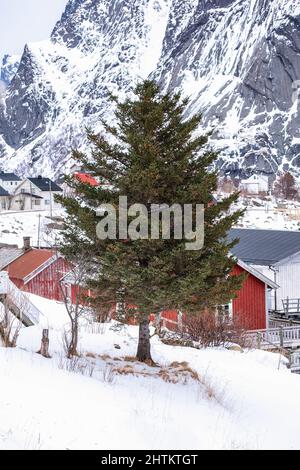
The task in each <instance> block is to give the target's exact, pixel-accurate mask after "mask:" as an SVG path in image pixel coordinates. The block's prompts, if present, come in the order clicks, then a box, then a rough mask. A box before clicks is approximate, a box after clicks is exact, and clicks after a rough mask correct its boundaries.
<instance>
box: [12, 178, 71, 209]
mask: <svg viewBox="0 0 300 470" xmlns="http://www.w3.org/2000/svg"><path fill="white" fill-rule="evenodd" d="M61 193H62V188H61V187H60V186H58V185H57V184H56V183H55V182H54V181H52V180H51V179H49V178H43V177H42V176H38V177H37V178H25V179H24V180H23V181H22V182H21V184H19V186H18V187H17V188H16V191H15V193H14V196H13V199H12V202H11V209H12V210H29V211H30V210H48V211H50V212H51V211H52V210H55V209H59V208H60V204H58V203H57V202H56V201H55V195H56V194H61Z"/></svg>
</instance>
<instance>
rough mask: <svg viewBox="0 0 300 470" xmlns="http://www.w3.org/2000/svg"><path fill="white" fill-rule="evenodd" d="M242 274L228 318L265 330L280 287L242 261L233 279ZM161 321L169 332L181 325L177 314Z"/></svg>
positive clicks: (163, 316) (164, 316) (165, 314)
mask: <svg viewBox="0 0 300 470" xmlns="http://www.w3.org/2000/svg"><path fill="white" fill-rule="evenodd" d="M242 273H246V274H247V277H246V279H245V281H244V283H243V286H242V288H241V290H240V291H239V292H238V293H237V297H236V298H235V299H233V301H232V302H231V303H230V304H229V305H227V306H225V307H226V310H227V312H228V315H229V317H230V318H232V319H233V320H238V321H239V324H240V325H241V326H242V327H243V328H245V329H247V330H257V329H265V328H267V326H268V316H269V307H270V299H271V290H272V289H277V288H278V287H279V286H278V285H277V284H276V283H275V282H273V281H271V280H270V279H269V278H267V277H266V276H264V275H263V274H262V273H261V272H259V271H257V270H256V269H254V268H253V267H252V266H249V265H247V264H246V263H244V262H243V261H240V260H239V261H238V264H237V266H236V267H235V268H234V270H233V272H232V274H231V275H232V276H235V275H240V274H242ZM65 282H66V286H67V288H68V289H69V296H70V298H71V299H72V301H73V302H74V303H75V300H76V289H78V287H77V286H74V285H72V276H67V278H66V279H65ZM82 292H83V293H84V295H87V296H89V295H91V291H88V290H87V289H86V290H85V289H83V290H82ZM154 318H155V316H154V315H153V316H151V320H154ZM161 320H162V322H163V324H164V325H165V326H166V327H167V328H169V329H172V328H173V329H174V328H175V327H177V325H178V323H179V322H181V318H180V315H179V314H178V312H177V311H176V310H165V311H163V312H161Z"/></svg>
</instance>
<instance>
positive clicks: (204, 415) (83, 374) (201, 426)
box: [0, 295, 300, 451]
mask: <svg viewBox="0 0 300 470" xmlns="http://www.w3.org/2000/svg"><path fill="white" fill-rule="evenodd" d="M30 300H31V301H32V302H33V303H35V305H36V306H37V307H38V308H39V309H40V310H41V311H42V312H43V313H44V314H45V315H46V316H48V319H49V325H47V326H48V327H49V329H50V353H51V355H52V358H51V359H44V358H42V357H41V356H39V355H37V354H36V351H37V350H38V349H39V346H40V338H41V327H42V325H41V327H38V326H35V327H31V328H24V329H22V330H21V335H20V337H19V340H18V347H17V348H16V349H4V348H1V347H0V376H1V387H0V449H26V450H30V449H33V450H40V449H41V450H45V449H51V450H53V449H69V450H70V449H71V450H75V449H94V450H101V449H125V450H129V449H134V450H135V449H149V450H151V449H174V450H176V451H178V450H181V449H182V450H184V449H197V450H199V449H215V450H216V449H227V450H228V449H233V450H244V449H253V450H259V449H277V450H278V449H299V448H300V433H299V420H300V411H299V405H298V396H299V393H300V376H299V375H294V374H292V373H291V372H290V371H289V370H288V369H287V368H286V365H285V363H286V360H285V359H284V358H283V357H282V356H280V355H279V354H273V353H266V352H262V351H249V352H244V353H242V354H241V352H239V351H229V350H226V349H224V348H208V349H205V350H197V349H191V348H180V347H175V346H167V345H165V344H163V343H162V342H161V341H160V340H159V339H158V338H157V337H153V338H152V340H151V341H152V350H153V357H154V360H155V361H156V363H157V366H156V367H150V366H147V365H144V364H139V363H137V362H135V361H134V358H133V356H134V354H135V352H136V347H137V338H138V331H137V327H135V326H123V328H121V329H119V330H117V329H116V327H115V326H116V325H115V324H112V323H107V324H102V325H100V327H99V325H96V324H93V325H84V324H82V327H81V332H80V351H81V353H82V356H81V357H80V358H77V359H76V358H75V359H74V360H67V359H66V358H65V353H64V351H63V347H62V333H63V329H64V328H66V323H67V316H66V312H65V310H64V307H63V305H62V304H59V303H57V302H54V301H49V300H46V299H42V298H40V297H36V296H34V295H30ZM44 326H45V325H44ZM116 346H118V348H116ZM287 396H288V397H289V399H288V400H287V398H286V397H287ZM282 430H284V432H282Z"/></svg>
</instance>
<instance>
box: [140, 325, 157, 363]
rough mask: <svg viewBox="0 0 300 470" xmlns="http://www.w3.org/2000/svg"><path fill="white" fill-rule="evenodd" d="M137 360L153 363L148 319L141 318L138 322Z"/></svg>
mask: <svg viewBox="0 0 300 470" xmlns="http://www.w3.org/2000/svg"><path fill="white" fill-rule="evenodd" d="M136 357H137V360H138V361H140V362H150V363H153V360H152V357H151V345H150V330H149V320H148V318H147V319H143V320H142V321H141V322H140V324H139V344H138V350H137V355H136Z"/></svg>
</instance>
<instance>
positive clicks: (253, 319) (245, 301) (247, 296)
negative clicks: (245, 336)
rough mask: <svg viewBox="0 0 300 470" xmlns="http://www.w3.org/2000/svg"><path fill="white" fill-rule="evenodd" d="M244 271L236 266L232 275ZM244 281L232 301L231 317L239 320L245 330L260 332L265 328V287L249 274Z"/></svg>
mask: <svg viewBox="0 0 300 470" xmlns="http://www.w3.org/2000/svg"><path fill="white" fill-rule="evenodd" d="M244 272H245V270H244V269H243V268H241V267H240V266H236V267H235V268H234V270H233V273H232V274H233V275H239V274H243V273H244ZM247 274H248V276H247V278H246V280H245V281H244V284H243V286H242V288H241V290H240V291H239V292H238V296H237V298H236V299H234V300H233V303H232V304H233V305H232V306H233V317H234V318H236V319H239V320H240V321H241V323H242V325H243V327H244V328H246V329H247V330H260V329H265V328H266V327H267V325H266V323H267V319H266V285H265V284H264V282H262V281H261V280H259V279H257V278H256V277H255V276H253V275H252V274H250V273H247Z"/></svg>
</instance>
